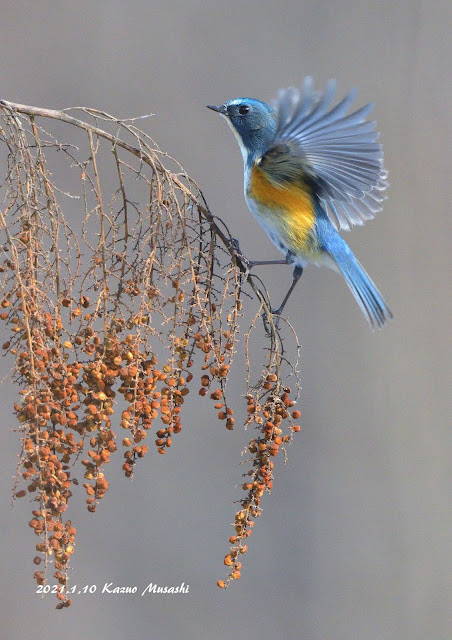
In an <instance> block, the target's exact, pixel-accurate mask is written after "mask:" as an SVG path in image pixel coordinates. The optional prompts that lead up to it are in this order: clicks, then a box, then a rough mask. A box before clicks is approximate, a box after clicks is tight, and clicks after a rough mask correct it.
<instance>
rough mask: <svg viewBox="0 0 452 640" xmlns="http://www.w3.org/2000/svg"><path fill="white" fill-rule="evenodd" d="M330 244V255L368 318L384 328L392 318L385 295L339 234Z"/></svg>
mask: <svg viewBox="0 0 452 640" xmlns="http://www.w3.org/2000/svg"><path fill="white" fill-rule="evenodd" d="M328 244H329V246H328V247H326V249H327V251H328V253H329V255H330V256H331V257H332V258H333V260H334V262H335V263H336V265H337V266H338V267H339V270H340V272H341V273H342V274H343V276H344V278H345V280H346V282H347V284H348V286H349V288H350V290H351V292H352V293H353V295H354V296H355V299H356V301H357V303H358V304H359V306H360V307H361V310H362V312H363V313H364V315H365V316H366V318H367V320H368V321H369V323H370V324H371V326H372V327H373V328H374V329H382V328H383V327H384V326H385V325H386V323H387V322H388V320H390V319H391V318H392V313H391V311H390V310H389V308H388V306H387V305H386V302H385V301H384V299H383V296H382V295H381V293H380V292H379V291H378V289H377V287H376V286H375V285H374V283H373V282H372V280H371V279H370V277H369V275H368V274H367V273H366V271H365V270H364V269H363V267H362V266H361V265H360V263H359V262H358V260H357V259H356V258H355V256H354V255H353V252H352V250H351V249H350V247H349V246H348V245H347V243H346V242H345V241H344V240H343V239H342V238H341V236H340V235H339V234H337V235H336V237H335V238H334V241H333V242H332V243H328Z"/></svg>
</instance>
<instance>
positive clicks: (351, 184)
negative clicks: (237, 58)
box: [261, 77, 388, 229]
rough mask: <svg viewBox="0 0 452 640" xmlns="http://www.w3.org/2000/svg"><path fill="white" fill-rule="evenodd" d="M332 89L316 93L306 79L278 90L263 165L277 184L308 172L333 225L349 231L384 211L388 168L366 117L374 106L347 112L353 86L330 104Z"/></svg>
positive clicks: (330, 84) (329, 86)
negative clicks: (271, 139)
mask: <svg viewBox="0 0 452 640" xmlns="http://www.w3.org/2000/svg"><path fill="white" fill-rule="evenodd" d="M335 93H336V83H335V81H334V80H330V81H329V82H328V84H327V86H326V89H325V91H324V92H323V93H320V94H319V93H316V92H315V91H314V83H313V81H312V78H310V77H307V78H305V81H304V84H303V88H302V89H301V90H297V89H294V88H293V87H292V88H289V89H283V90H281V91H280V92H279V94H278V98H277V101H276V104H275V109H276V121H277V125H276V132H275V138H274V144H273V145H272V147H271V148H270V149H269V150H268V152H267V153H266V154H264V156H263V158H262V160H261V164H262V166H263V168H265V169H266V171H267V174H268V175H269V176H271V177H272V178H273V179H274V180H275V181H276V182H283V181H284V180H289V179H293V177H294V176H297V175H300V178H302V177H303V175H302V174H303V173H305V174H306V173H307V174H308V175H309V176H310V177H311V178H313V179H314V182H315V184H316V185H318V196H319V199H320V201H321V203H322V205H323V207H324V209H325V211H326V212H327V214H328V216H329V218H330V220H331V221H332V222H333V224H334V225H335V226H336V227H337V228H340V229H349V228H350V225H354V224H356V225H362V224H363V223H364V222H365V221H366V220H370V219H371V218H373V217H374V216H375V215H376V213H377V212H378V211H380V210H381V209H382V202H383V200H384V199H385V195H384V191H385V189H386V188H387V186H388V183H387V181H386V178H387V172H386V171H385V169H384V168H383V149H382V145H381V144H379V143H378V142H377V139H378V136H379V134H378V132H377V131H376V123H375V122H374V121H368V120H366V118H367V116H368V114H369V113H370V111H371V110H372V108H373V104H367V105H365V106H363V107H361V108H360V109H358V110H357V111H354V112H353V113H350V114H348V115H347V112H348V111H349V109H350V107H351V105H352V103H353V101H354V100H355V98H356V90H355V89H353V90H352V91H350V92H349V93H348V94H347V95H346V96H345V97H344V98H343V99H342V100H341V101H340V102H338V103H337V104H336V105H335V106H333V107H332V108H331V105H332V103H333V101H334V96H335Z"/></svg>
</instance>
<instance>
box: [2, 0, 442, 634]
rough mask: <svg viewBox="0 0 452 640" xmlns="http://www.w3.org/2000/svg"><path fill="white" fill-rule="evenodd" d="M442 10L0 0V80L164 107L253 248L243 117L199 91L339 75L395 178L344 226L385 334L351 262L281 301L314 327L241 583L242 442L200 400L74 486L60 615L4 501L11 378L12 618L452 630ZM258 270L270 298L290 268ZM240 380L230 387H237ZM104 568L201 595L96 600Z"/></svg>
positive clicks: (90, 628) (33, 630)
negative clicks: (357, 286) (222, 582)
mask: <svg viewBox="0 0 452 640" xmlns="http://www.w3.org/2000/svg"><path fill="white" fill-rule="evenodd" d="M451 17H452V16H451V4H450V0H430V1H429V2H426V1H421V0H419V1H418V0H416V1H413V0H395V1H394V0H382V1H380V2H375V1H374V0H361V1H359V0H358V1H357V0H353V1H351V0H330V1H329V2H327V1H324V2H319V1H315V2H314V1H308V0H296V1H295V0H282V1H280V2H273V1H272V2H271V1H269V0H265V1H261V2H253V1H251V0H240V1H236V0H229V1H228V2H224V3H221V2H212V1H211V2H209V1H206V0H204V1H203V2H201V1H191V2H187V1H183V0H173V1H172V2H157V1H152V0H147V1H144V0H128V1H127V2H125V1H124V2H118V1H114V2H111V1H110V2H107V1H106V0H105V1H101V0H94V1H93V0H90V1H89V2H87V1H86V0H80V1H79V2H77V3H75V2H69V1H68V0H60V1H59V2H50V1H44V0H36V1H35V2H23V1H21V0H16V1H15V2H5V1H4V2H2V4H1V7H0V19H1V22H0V53H1V57H0V60H1V73H0V97H1V98H5V99H7V100H11V101H16V102H23V103H27V104H32V105H37V106H43V107H53V108H63V107H69V106H79V105H84V106H91V107H96V108H99V109H104V110H106V111H108V112H109V113H113V114H115V115H117V116H119V117H126V116H129V117H130V116H135V115H140V114H145V113H149V112H153V113H155V114H156V116H155V117H154V118H153V119H152V120H151V121H150V122H149V123H148V125H147V126H148V131H149V132H150V134H151V135H152V137H153V138H155V139H156V141H157V142H158V143H159V144H160V146H161V147H162V148H163V149H165V150H166V151H168V152H169V153H170V154H171V155H173V156H174V157H176V158H177V159H178V160H179V161H180V162H181V163H182V165H183V166H184V167H185V169H186V170H187V171H188V172H189V173H190V174H191V176H192V177H193V178H194V179H195V180H197V182H198V183H199V185H200V186H201V188H202V189H203V191H204V193H205V195H206V197H207V199H208V201H209V203H210V206H211V208H212V210H213V212H214V213H216V214H217V215H220V216H222V217H224V219H225V220H226V221H227V222H228V223H229V225H230V228H231V231H232V233H233V234H234V235H235V236H237V237H238V238H240V242H241V248H242V250H243V251H244V253H245V254H247V255H249V256H250V257H253V258H258V257H265V256H270V255H273V252H274V249H273V248H272V247H271V246H270V243H269V241H268V239H267V237H266V236H265V234H264V232H263V231H261V230H260V228H257V227H256V223H255V222H254V221H253V219H252V217H251V215H250V214H249V212H248V211H247V209H246V206H245V203H244V201H243V195H242V161H241V157H240V153H239V149H238V147H237V144H236V142H235V140H234V137H233V136H232V135H231V132H230V131H229V130H228V128H227V126H226V124H225V122H224V121H222V120H221V119H219V118H218V117H217V116H215V114H213V113H211V112H209V111H207V109H206V108H205V105H206V104H212V103H213V104H219V103H221V102H223V101H225V100H226V99H229V98H233V97H238V96H242V95H249V96H252V97H257V98H262V99H270V98H272V97H273V96H274V95H275V93H276V91H277V90H278V89H279V88H280V87H285V86H288V85H293V84H300V83H301V81H302V79H303V77H304V76H305V75H307V74H311V75H313V76H314V77H315V79H316V82H317V84H318V86H320V87H323V86H324V84H325V82H326V80H327V79H328V78H330V77H335V78H337V80H338V84H339V92H340V94H344V93H345V92H346V91H347V90H348V89H350V88H351V87H352V86H358V87H359V89H360V94H359V101H360V102H359V104H364V103H365V102H368V101H375V102H376V109H375V111H374V114H373V115H374V116H375V117H376V118H377V119H378V123H379V127H380V129H381V131H382V141H383V143H384V145H385V152H386V165H387V167H388V169H389V172H390V182H391V187H390V191H389V200H388V201H387V203H386V205H385V209H384V211H383V213H381V214H380V215H379V217H378V218H377V219H376V220H375V221H373V222H370V223H368V224H367V225H366V226H365V227H364V228H362V229H358V230H354V231H353V232H351V233H349V234H347V236H346V239H347V241H348V242H349V243H350V244H351V246H352V247H353V249H354V250H355V251H356V253H357V255H358V257H359V259H360V260H361V261H362V262H363V264H364V265H365V266H366V268H367V269H368V270H369V272H370V274H371V275H372V277H373V278H374V279H375V281H376V283H377V284H378V286H379V287H380V288H381V290H382V292H383V293H384V294H385V297H386V298H387V301H388V303H389V306H390V307H391V308H392V310H393V312H394V316H395V320H394V321H393V322H392V324H391V325H390V326H389V327H388V328H387V329H386V330H385V331H383V332H381V333H375V334H373V333H372V332H371V331H370V330H369V328H368V326H367V325H366V322H365V320H364V318H363V317H362V315H361V312H360V311H359V309H358V307H357V305H356V303H355V302H354V300H353V298H352V296H351V294H350V293H349V291H348V289H347V288H346V285H345V283H344V282H343V281H342V280H341V279H340V278H339V277H338V276H337V275H336V274H334V273H333V272H329V271H327V270H325V269H315V268H314V267H312V268H310V269H308V270H307V272H306V274H305V275H304V276H303V279H302V282H301V283H300V284H299V285H298V289H297V291H296V294H294V295H293V297H292V298H291V300H290V303H289V305H288V307H287V313H288V315H289V317H290V319H291V321H292V322H293V324H294V326H295V328H296V329H297V331H298V333H299V335H300V338H301V341H302V343H303V351H302V377H303V398H302V407H301V408H302V412H303V419H302V425H303V432H302V434H301V437H300V438H298V439H296V441H295V444H294V445H293V446H292V447H291V448H290V450H289V462H288V464H287V465H285V466H284V467H282V465H281V464H280V465H279V467H278V469H277V472H276V481H275V488H274V490H273V493H272V495H271V496H266V497H265V500H264V504H263V506H264V514H263V517H262V518H261V519H260V521H259V522H258V523H257V524H258V526H256V527H255V531H254V534H253V536H252V538H251V539H250V544H249V553H248V555H247V557H246V561H245V563H244V569H243V572H242V575H243V577H242V578H241V579H240V580H239V581H238V582H237V583H235V584H233V585H232V587H231V588H230V589H229V590H228V591H227V592H224V591H221V590H220V589H218V588H217V587H216V586H215V583H216V580H217V579H218V578H221V577H223V576H224V574H225V571H224V567H223V563H222V558H223V556H224V554H225V553H226V552H227V549H228V545H227V538H228V536H229V535H231V531H232V529H231V528H230V527H229V524H230V523H231V522H232V520H233V514H234V510H235V505H233V503H232V502H233V500H234V499H237V498H238V497H239V495H240V494H239V492H238V491H237V490H236V489H235V488H234V486H235V485H236V484H237V483H238V482H239V481H240V474H241V472H242V468H241V467H240V466H239V464H238V463H239V461H240V451H241V449H242V448H243V446H244V445H245V443H246V442H247V439H249V436H247V434H245V433H244V432H243V430H242V429H241V428H240V426H238V427H237V428H236V429H235V430H234V431H233V432H228V431H226V430H225V429H224V427H222V426H221V425H220V423H219V421H218V420H217V419H216V417H215V414H214V412H213V411H212V410H211V408H209V407H208V406H207V405H206V406H205V407H204V406H203V405H199V406H198V403H197V402H196V398H193V399H192V401H191V403H188V420H187V421H186V424H187V426H186V428H185V429H184V430H183V431H182V433H181V434H180V436H179V437H178V438H177V442H175V445H174V446H173V448H172V450H171V452H170V454H168V455H166V456H158V455H156V453H155V451H152V453H151V454H149V456H148V457H147V458H146V459H145V460H144V461H143V462H142V464H140V465H139V467H138V470H137V473H136V475H135V478H134V480H133V481H132V482H130V481H127V480H126V479H125V478H124V477H123V476H122V472H121V470H120V466H121V461H120V456H119V455H118V456H116V457H115V456H113V461H112V463H111V464H110V465H109V468H107V471H108V475H109V479H110V481H111V491H110V492H109V494H108V495H107V497H106V498H105V499H104V500H103V501H102V504H101V505H100V507H99V510H98V512H97V513H96V514H94V515H89V514H88V513H87V512H86V511H85V509H84V506H83V504H82V500H78V504H77V503H76V502H77V500H76V498H74V499H73V503H72V505H71V507H70V515H71V516H72V519H73V522H74V524H75V526H76V527H77V529H78V544H77V549H76V554H75V555H74V556H73V558H74V560H73V565H74V570H73V571H72V574H71V580H72V584H77V585H79V586H84V585H92V584H96V585H98V593H97V594H95V595H80V596H79V597H77V598H75V599H74V605H73V606H72V607H71V608H70V609H69V610H65V611H63V612H59V611H55V609H54V606H55V600H54V597H52V596H47V597H46V598H45V599H41V597H40V596H38V595H36V594H35V585H34V582H33V580H32V577H31V576H32V572H33V564H32V558H33V556H34V555H35V553H34V545H35V543H36V541H37V539H36V537H35V536H34V534H33V533H32V531H31V529H29V528H28V526H27V523H28V520H29V519H30V509H31V507H30V505H29V504H28V503H27V499H24V500H22V501H18V503H17V504H16V507H15V509H14V510H11V509H10V496H11V487H12V478H13V475H14V473H15V456H16V455H17V453H18V445H17V436H16V434H14V433H12V431H11V427H13V426H14V424H15V423H14V419H13V417H12V415H11V406H12V402H13V401H14V400H13V398H14V393H15V389H14V388H13V387H12V386H11V385H8V384H5V385H4V386H3V387H2V388H0V393H1V401H2V423H3V429H2V430H1V452H2V464H1V467H0V468H1V474H2V475H1V486H2V487H3V491H2V492H1V504H0V510H1V513H2V540H3V542H2V544H1V545H0V554H1V569H2V580H1V584H0V589H1V593H0V602H1V604H0V607H1V609H2V612H1V613H2V622H1V626H2V630H3V637H5V638H8V639H9V640H16V639H19V638H24V637H31V636H32V637H35V638H44V637H49V636H56V635H58V636H61V637H64V638H65V639H66V640H79V639H80V638H86V637H91V636H92V635H95V637H96V638H99V640H104V639H108V640H110V639H113V640H116V639H119V638H124V637H129V638H162V639H165V638H178V637H186V638H201V639H204V638H205V639H210V638H218V639H220V640H221V639H223V638H230V637H231V636H234V637H238V638H247V639H249V640H251V639H254V638H270V637H276V638H280V637H281V638H292V637H294V638H295V637H297V638H298V637H302V638H305V639H307V640H311V639H313V640H317V639H318V640H342V639H344V640H345V639H347V640H348V639H349V638H359V639H364V640H376V639H385V640H386V639H391V640H392V639H410V640H427V639H429V640H430V639H439V640H440V639H441V640H442V639H446V638H449V637H450V636H451V629H450V628H448V627H447V616H446V612H447V585H448V583H449V584H450V547H449V545H448V538H449V532H450V529H449V526H450V520H449V518H448V506H450V503H448V493H449V492H448V482H449V478H450V476H449V474H448V465H447V463H448V456H447V452H446V445H447V435H448V429H447V428H448V427H449V425H450V415H451V411H450V409H451V407H450V390H451V387H452V385H451V378H450V355H451V352H450V311H451V302H450V295H449V291H450V266H451V264H450V242H451V237H452V236H451V226H450V219H451V210H450V209H451V201H450V157H451V154H450V144H451V139H452V138H451V129H450V116H451V112H450V105H451V94H452V90H451V87H452V83H451V74H450V64H451V57H450V54H451V51H450V48H449V47H448V40H449V38H450V32H451V29H452V20H451ZM449 42H450V40H449ZM357 104H358V103H357ZM215 167H217V169H215ZM274 257H277V255H276V253H275V254H274ZM260 273H261V275H262V276H263V277H264V279H265V281H266V283H267V284H268V287H269V289H270V291H271V292H273V294H274V299H275V300H276V299H278V300H279V296H280V292H281V290H282V289H284V288H285V287H286V285H287V284H288V283H289V281H290V269H289V268H285V267H275V268H274V269H273V270H271V269H267V270H265V271H264V270H262V271H261V272H260ZM0 364H1V374H2V376H3V375H5V374H6V373H7V363H6V362H5V361H3V362H1V363H0ZM243 376H244V371H240V370H239V371H236V374H235V377H236V381H235V383H234V384H233V385H232V386H231V392H232V393H235V394H236V401H238V394H239V392H240V390H241V389H242V381H243ZM194 395H195V394H194ZM238 422H240V421H238ZM201 440H202V445H201V444H200V442H201ZM80 497H81V496H80ZM68 515H69V514H68ZM448 578H449V579H448ZM107 581H114V582H115V583H116V584H126V585H134V584H136V585H138V586H145V585H146V584H148V583H149V582H157V583H159V584H161V585H165V584H168V585H171V584H179V583H180V582H182V581H184V582H185V583H189V585H190V592H189V594H187V595H179V596H157V595H151V596H147V597H144V598H141V597H139V596H133V595H131V596H120V595H117V596H113V595H104V596H102V595H100V594H99V590H100V587H101V586H102V585H103V584H104V582H107ZM50 582H51V580H50Z"/></svg>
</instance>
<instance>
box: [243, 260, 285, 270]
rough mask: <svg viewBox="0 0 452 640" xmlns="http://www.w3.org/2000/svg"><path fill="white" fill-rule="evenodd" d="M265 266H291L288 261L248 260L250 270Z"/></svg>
mask: <svg viewBox="0 0 452 640" xmlns="http://www.w3.org/2000/svg"><path fill="white" fill-rule="evenodd" d="M264 264H289V263H288V262H287V259H285V260H248V266H249V268H250V269H252V268H253V267H260V266H261V265H264Z"/></svg>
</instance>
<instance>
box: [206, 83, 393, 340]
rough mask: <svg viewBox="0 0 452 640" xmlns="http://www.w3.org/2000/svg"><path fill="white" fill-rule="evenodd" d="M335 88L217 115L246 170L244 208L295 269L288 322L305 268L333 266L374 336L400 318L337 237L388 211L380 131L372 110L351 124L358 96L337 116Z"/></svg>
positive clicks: (248, 102)
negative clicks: (226, 126) (370, 115)
mask: <svg viewBox="0 0 452 640" xmlns="http://www.w3.org/2000/svg"><path fill="white" fill-rule="evenodd" d="M335 93H336V83H335V81H334V80H330V81H329V82H328V84H327V87H326V89H325V91H324V92H323V93H316V92H314V86H313V81H312V78H310V77H307V78H306V79H305V81H304V85H303V88H302V90H301V91H299V90H297V89H294V88H289V89H282V90H281V91H280V92H279V95H278V98H277V100H276V102H275V104H274V105H268V104H266V103H265V102H261V101H260V100H255V99H254V98H237V99H234V100H228V101H227V102H225V103H224V104H222V105H221V106H212V105H209V106H208V108H209V109H212V110H213V111H217V112H218V113H220V114H221V115H222V116H224V117H225V118H226V120H227V121H228V123H229V125H230V127H231V129H232V131H233V132H234V134H235V136H236V138H237V141H238V143H239V146H240V149H241V152H242V156H243V161H244V183H245V184H244V188H245V200H246V203H247V205H248V208H249V209H250V211H251V212H252V214H253V215H254V217H255V218H256V220H257V221H258V222H259V223H260V224H261V225H262V227H263V228H264V230H265V231H266V232H267V234H268V235H269V237H270V240H271V241H272V242H273V244H274V245H275V246H276V247H277V248H278V249H279V250H280V251H281V252H282V253H283V254H284V255H285V259H284V260H272V261H253V262H249V264H250V267H253V266H255V265H260V264H286V263H287V264H293V266H294V268H293V280H292V284H291V286H290V288H289V291H288V292H287V294H286V296H285V297H284V299H283V301H282V303H281V305H280V306H279V307H278V309H276V310H274V311H273V313H274V314H276V315H280V314H281V312H282V310H283V309H284V306H285V304H286V302H287V300H288V299H289V296H290V294H291V293H292V291H293V289H294V287H295V285H296V283H297V281H298V280H299V278H300V276H301V274H302V272H303V268H304V267H305V265H306V264H307V263H309V262H311V263H314V264H317V265H326V266H328V267H330V268H332V269H334V270H335V271H339V272H340V273H342V275H343V276H344V278H345V280H346V282H347V284H348V286H349V287H350V289H351V291H352V293H353V295H354V296H355V299H356V301H357V302H358V304H359V306H360V307H361V309H362V311H363V313H364V315H365V316H366V318H367V320H368V321H369V323H370V324H371V326H372V327H373V328H382V327H384V326H385V324H386V323H387V321H388V320H389V319H390V318H392V314H391V312H390V310H389V309H388V307H387V305H386V303H385V301H384V300H383V297H382V295H381V294H380V292H379V291H378V289H377V288H376V286H375V285H374V283H373V282H372V280H371V279H370V277H369V276H368V274H367V273H366V272H365V270H364V269H363V267H362V266H361V265H360V264H359V262H358V260H357V259H356V258H355V256H354V254H353V252H352V251H351V249H350V247H349V246H348V245H347V243H346V242H345V241H344V239H343V238H342V237H341V236H340V235H339V233H338V230H339V229H349V228H350V226H351V225H354V224H356V225H362V224H363V223H364V222H365V221H366V220H369V219H371V218H373V217H374V216H375V214H376V213H377V212H378V211H380V210H381V208H382V201H383V200H384V198H385V195H384V192H385V189H386V187H387V185H388V183H387V182H386V178H387V172H386V171H385V169H384V168H383V151H382V146H381V145H380V144H378V143H377V142H376V140H377V138H378V133H377V132H376V131H375V126H376V125H375V122H371V121H368V120H366V116H367V115H368V113H369V112H370V110H371V109H372V107H373V105H372V104H368V105H366V106H364V107H362V108H361V109H358V110H357V111H354V112H353V113H350V114H348V115H347V112H348V111H349V109H350V106H351V104H352V102H353V101H354V99H355V97H356V91H355V90H353V91H351V92H350V93H349V94H348V95H346V97H345V98H344V99H343V100H341V101H340V102H338V103H337V104H336V105H335V106H333V107H331V105H332V103H333V100H334V96H335Z"/></svg>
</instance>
